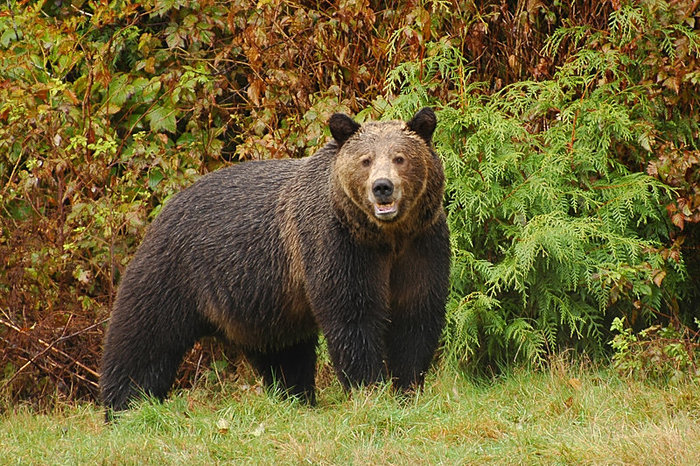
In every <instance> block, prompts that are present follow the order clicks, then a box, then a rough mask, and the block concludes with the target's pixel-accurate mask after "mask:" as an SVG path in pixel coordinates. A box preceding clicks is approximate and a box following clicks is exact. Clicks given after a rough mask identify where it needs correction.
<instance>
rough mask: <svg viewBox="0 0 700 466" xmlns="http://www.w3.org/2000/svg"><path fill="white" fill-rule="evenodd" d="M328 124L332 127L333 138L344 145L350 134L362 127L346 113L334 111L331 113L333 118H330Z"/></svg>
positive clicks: (340, 144)
mask: <svg viewBox="0 0 700 466" xmlns="http://www.w3.org/2000/svg"><path fill="white" fill-rule="evenodd" d="M328 126H329V127H330V129H331V134H332V135H333V139H335V140H336V141H337V142H338V145H339V146H342V145H343V144H344V143H345V141H347V140H348V139H349V138H350V136H352V135H353V134H355V133H356V132H357V130H358V129H360V125H359V123H355V121H354V120H353V119H352V118H350V117H349V116H347V115H346V114H344V113H334V114H333V115H331V118H330V119H329V120H328Z"/></svg>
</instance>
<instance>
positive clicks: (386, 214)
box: [374, 201, 398, 219]
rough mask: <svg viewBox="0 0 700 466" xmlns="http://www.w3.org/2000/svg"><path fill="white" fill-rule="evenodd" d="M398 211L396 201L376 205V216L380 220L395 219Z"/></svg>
mask: <svg viewBox="0 0 700 466" xmlns="http://www.w3.org/2000/svg"><path fill="white" fill-rule="evenodd" d="M397 211H398V207H397V205H396V201H392V202H390V203H389V204H379V203H376V202H375V203H374V215H376V216H377V217H379V218H384V219H390V218H393V217H394V216H395V215H396V213H397Z"/></svg>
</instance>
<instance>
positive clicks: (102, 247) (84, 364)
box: [0, 0, 700, 401]
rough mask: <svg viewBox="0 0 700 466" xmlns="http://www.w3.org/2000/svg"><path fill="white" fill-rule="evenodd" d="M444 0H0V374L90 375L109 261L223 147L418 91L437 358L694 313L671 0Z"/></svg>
mask: <svg viewBox="0 0 700 466" xmlns="http://www.w3.org/2000/svg"><path fill="white" fill-rule="evenodd" d="M545 3H547V4H545ZM455 5H456V6H455ZM455 5H450V4H447V3H444V2H428V3H426V2H418V3H416V2H413V1H401V2H394V5H392V7H391V8H388V7H386V6H384V2H377V1H373V0H360V1H341V2H335V3H329V2H321V1H313V0H303V1H301V2H290V1H287V0H274V1H261V2H253V3H251V2H244V1H242V0H227V1H224V2H221V1H214V0H198V1H195V0H143V1H139V0H113V1H111V2H109V3H104V2H102V3H99V5H98V4H97V3H95V2H90V1H83V0H78V1H72V2H55V1H53V0H47V1H42V2H25V1H16V0H10V1H9V2H6V4H4V5H3V7H2V8H3V11H2V13H1V14H0V82H1V83H2V85H0V264H1V265H0V342H1V343H0V344H1V345H2V346H1V347H0V353H2V361H3V362H2V364H3V366H2V371H3V376H2V378H3V382H2V383H1V385H0V387H2V388H0V390H4V389H6V388H7V389H8V393H9V395H10V399H12V400H17V399H31V400H34V401H40V400H43V399H46V396H45V395H49V394H54V393H60V394H62V395H64V396H67V397H69V398H80V397H83V398H93V397H94V396H95V393H96V391H95V387H96V381H97V377H98V370H99V369H98V361H99V355H100V343H101V339H102V335H103V329H104V325H105V322H106V320H107V318H108V313H109V309H110V307H111V302H112V300H113V299H114V294H115V289H116V286H117V284H118V282H119V277H120V275H121V273H122V271H123V269H124V267H125V265H126V264H127V263H128V261H129V258H130V256H131V254H132V253H133V252H134V250H135V247H136V245H137V244H138V243H139V241H140V239H141V237H142V235H143V233H144V231H145V228H146V226H147V225H148V223H149V222H150V220H151V219H152V217H153V216H154V215H155V214H157V212H158V211H159V209H160V207H161V206H162V204H163V203H164V202H165V201H166V200H167V198H168V197H169V196H170V195H172V194H173V193H175V192H177V191H179V190H180V189H182V187H183V186H186V185H188V184H190V183H192V182H193V181H194V180H195V179H196V178H197V177H199V176H200V175H201V174H203V173H205V172H208V171H210V170H213V169H216V168H218V167H221V166H223V165H227V164H230V163H234V162H236V161H238V160H245V159H261V158H274V157H287V156H292V157H297V156H302V155H305V154H308V153H312V152H313V151H314V150H315V149H316V148H317V147H318V146H319V145H321V144H322V143H323V142H324V141H325V140H326V138H327V137H328V134H327V129H326V127H325V126H326V124H325V122H326V119H327V118H328V116H329V115H330V114H331V113H332V112H334V111H348V112H352V113H355V114H357V115H358V118H359V119H360V120H364V119H368V118H376V117H380V116H383V117H385V118H390V117H395V116H401V117H407V116H409V115H410V114H412V113H413V112H414V111H415V110H416V109H417V108H418V106H420V105H425V104H434V105H436V106H437V107H438V108H440V127H439V131H438V133H437V134H436V144H437V145H438V149H439V151H440V152H441V153H442V154H443V155H444V156H445V162H446V169H447V172H448V177H449V179H448V193H447V195H448V196H447V207H448V211H449V214H450V225H451V228H452V232H453V244H454V248H455V268H454V282H453V289H452V295H451V300H450V305H449V310H450V320H449V327H448V331H447V333H446V347H445V349H446V352H447V354H449V355H450V356H451V357H452V358H453V360H455V361H462V362H463V363H465V364H467V365H468V366H472V367H484V365H485V364H487V363H488V364H490V363H499V364H500V363H505V362H510V361H512V360H513V359H523V360H527V361H532V362H537V361H539V360H542V358H543V357H544V355H546V353H547V352H551V351H555V350H556V348H558V347H562V346H565V347H569V346H576V347H579V348H585V349H588V350H591V351H594V352H602V351H603V348H605V345H604V342H605V341H606V339H607V338H608V337H609V335H608V334H607V329H608V328H609V324H610V322H611V321H612V318H613V317H616V316H626V317H627V321H628V322H630V323H632V324H634V325H635V326H637V327H639V326H640V325H641V323H655V322H652V321H656V320H659V319H660V318H659V316H658V315H657V314H656V312H657V311H659V310H660V309H665V308H666V307H668V308H669V312H668V314H674V316H675V317H676V318H677V320H679V321H680V322H682V323H684V324H685V325H691V324H692V322H691V319H690V316H691V315H692V313H693V312H694V309H695V308H694V307H693V306H694V304H693V300H694V299H698V298H700V296H697V295H694V294H693V290H692V289H690V287H688V286H687V280H686V281H685V282H684V280H685V275H684V266H685V265H686V264H685V263H684V261H686V260H688V258H690V259H691V260H688V264H687V270H688V273H691V274H697V273H700V272H698V271H700V260H699V261H696V262H693V260H692V259H693V257H695V256H697V254H687V251H694V249H692V248H695V247H696V245H697V244H699V243H700V235H698V234H697V231H698V230H697V229H696V228H695V225H696V224H697V222H698V221H699V220H700V216H699V215H698V214H697V212H698V208H697V205H698V204H697V189H698V176H697V173H698V162H697V160H699V158H698V122H697V119H696V118H693V117H692V115H694V113H693V112H694V111H695V110H697V109H696V105H697V101H698V100H700V99H699V97H700V96H699V95H698V90H697V80H698V76H700V75H699V74H698V73H699V71H698V61H697V57H698V40H697V34H696V33H695V32H694V26H693V24H694V21H695V20H696V18H697V15H698V13H697V12H696V8H695V9H694V4H693V2H692V1H689V0H682V1H678V2H671V3H667V2H664V1H658V0H644V1H623V2H617V1H613V2H597V1H588V0H586V1H583V2H573V3H572V2H530V1H526V0H513V1H508V2H503V1H500V0H484V1H480V2H471V3H469V2H467V3H459V2H458V3H457V4H455ZM6 7H7V8H6ZM645 171H646V173H647V174H648V175H650V176H645V175H644V174H643V173H644V172H645ZM669 186H670V187H672V188H673V189H672V190H671V189H669ZM668 219H670V221H669V220H668ZM698 257H700V256H698ZM639 328H641V327H639ZM203 347H204V348H209V346H208V345H204V346H203ZM201 348H202V346H200V349H198V350H196V352H195V353H193V354H191V355H190V360H189V362H188V363H187V364H185V371H184V372H183V377H182V378H181V381H183V382H184V381H187V380H191V375H192V374H195V373H198V372H199V367H200V364H199V362H200V358H201V360H202V361H204V362H206V360H208V359H210V358H211V357H212V356H211V354H212V350H206V351H203V350H201ZM214 352H216V350H214Z"/></svg>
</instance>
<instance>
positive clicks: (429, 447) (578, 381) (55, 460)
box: [0, 363, 700, 465]
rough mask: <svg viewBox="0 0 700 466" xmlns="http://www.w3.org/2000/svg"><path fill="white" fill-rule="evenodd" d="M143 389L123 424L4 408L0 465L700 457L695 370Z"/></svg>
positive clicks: (554, 371) (92, 414)
mask: <svg viewBox="0 0 700 466" xmlns="http://www.w3.org/2000/svg"><path fill="white" fill-rule="evenodd" d="M248 382H249V383H247V384H246V383H244V382H242V381H239V382H238V383H230V382H224V383H211V384H209V386H207V387H200V388H197V389H194V390H191V391H182V392H179V393H178V394H176V396H174V397H172V398H171V399H170V400H168V401H166V402H165V403H163V404H159V403H148V402H144V403H141V404H140V405H139V407H138V408H136V409H134V410H132V411H129V412H127V413H126V414H125V415H123V417H121V419H120V420H119V422H117V423H116V424H114V425H105V424H103V422H102V419H103V414H102V411H101V410H100V409H99V407H96V406H94V405H92V404H81V405H68V404H59V405H58V406H56V407H55V408H54V409H53V410H52V411H51V413H49V414H38V413H36V412H34V411H32V410H31V409H30V408H27V407H21V406H19V407H15V408H13V409H11V410H9V411H8V412H5V413H4V414H2V417H1V418H0V419H1V423H0V451H2V454H1V455H0V463H1V464H87V463H91V464H163V463H165V464H217V463H229V464H280V465H284V464H305V463H311V464H687V465H694V464H697V463H698V460H699V459H700V383H698V381H686V382H682V383H677V384H675V385H673V386H670V385H664V386H662V385H659V384H655V383H652V382H649V381H636V380H629V379H622V378H619V377H617V376H616V375H614V374H612V373H610V372H608V371H606V370H599V369H590V368H582V367H573V366H571V365H568V364H564V363H561V364H554V365H553V367H552V368H551V369H550V370H548V371H543V372H533V371H525V370H522V371H515V372H513V373H511V374H509V375H507V376H503V377H501V378H498V379H495V380H493V381H489V382H488V383H487V382H485V381H479V382H474V381H470V380H466V379H464V378H462V377H459V376H457V375H456V374H455V373H454V372H452V371H451V370H449V369H442V370H440V371H438V372H437V373H433V374H432V376H431V377H430V378H429V380H428V382H427V383H426V388H425V391H424V392H423V393H421V394H420V395H419V396H417V397H415V398H412V399H410V400H403V401H402V400H400V399H399V398H397V397H395V396H393V395H392V394H391V391H390V390H388V389H387V388H386V387H379V388H375V389H373V390H362V391H357V392H355V393H353V396H352V397H348V396H346V395H345V394H344V393H343V392H342V390H341V389H340V388H339V386H338V384H337V382H335V381H334V382H332V383H327V384H325V386H324V387H322V389H321V391H320V394H319V395H320V396H319V405H318V406H317V407H315V408H308V407H305V406H303V405H300V404H298V403H295V402H289V401H285V400H282V399H279V398H275V397H270V396H267V395H265V394H263V393H261V390H260V389H259V386H258V385H256V384H255V381H254V379H250V378H249V380H248Z"/></svg>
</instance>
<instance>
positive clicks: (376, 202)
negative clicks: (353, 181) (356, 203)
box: [369, 178, 401, 220]
mask: <svg viewBox="0 0 700 466" xmlns="http://www.w3.org/2000/svg"><path fill="white" fill-rule="evenodd" d="M400 197H401V194H400V192H399V190H397V189H396V186H395V185H394V182H393V181H391V180H390V179H389V178H378V179H376V180H375V181H374V182H373V183H372V194H371V195H370V196H369V198H370V201H371V202H372V204H373V206H374V216H375V217H377V218H378V219H380V220H393V219H394V218H395V217H396V216H397V214H398V213H399V206H398V203H397V201H398V200H399V198H400Z"/></svg>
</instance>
